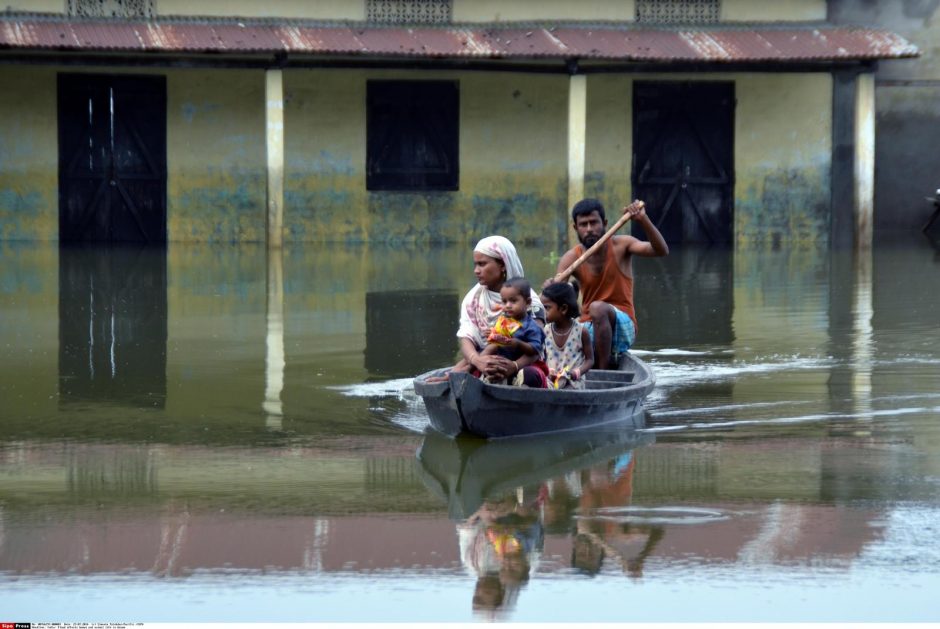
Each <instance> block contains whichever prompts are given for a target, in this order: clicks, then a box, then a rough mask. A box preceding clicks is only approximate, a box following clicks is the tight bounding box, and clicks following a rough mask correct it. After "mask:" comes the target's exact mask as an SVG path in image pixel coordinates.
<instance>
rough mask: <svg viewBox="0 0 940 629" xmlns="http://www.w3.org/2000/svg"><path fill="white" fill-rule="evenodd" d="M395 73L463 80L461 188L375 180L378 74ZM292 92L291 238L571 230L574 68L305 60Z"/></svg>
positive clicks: (288, 119)
mask: <svg viewBox="0 0 940 629" xmlns="http://www.w3.org/2000/svg"><path fill="white" fill-rule="evenodd" d="M393 78H394V79H402V78H407V79H414V78H421V79H447V80H454V79H457V80H459V81H460V149H459V151H460V157H459V159H460V182H459V187H460V189H459V191H457V192H432V193H389V192H369V191H367V190H366V187H365V163H366V154H365V151H366V129H365V122H366V110H365V102H366V81H367V80H368V79H393ZM284 91H285V101H286V102H285V153H286V155H285V162H286V166H285V171H286V172H285V181H286V183H285V195H284V197H285V200H284V205H285V213H284V214H285V216H284V224H285V230H286V234H285V239H286V240H288V241H314V242H327V241H339V242H349V243H355V242H376V243H379V242H383V243H402V242H447V241H474V240H476V239H478V238H480V237H482V236H486V235H488V234H491V233H500V234H503V235H505V236H507V237H509V238H512V239H515V240H517V241H522V240H530V241H533V242H548V243H552V244H554V243H557V242H558V241H559V239H560V238H561V235H562V233H563V232H562V230H563V227H562V226H560V224H559V222H558V220H557V219H558V217H560V216H562V215H563V213H564V208H565V205H566V200H565V195H566V188H567V183H566V181H567V180H566V177H567V166H566V156H567V153H566V150H567V149H566V142H567V140H566V137H567V136H566V131H565V122H564V121H565V120H566V108H567V79H566V77H559V76H540V75H521V74H510V73H506V74H485V75H484V74H480V73H445V72H441V73H422V74H420V75H416V74H414V73H406V72H380V71H375V72H368V71H331V70H319V71H299V70H295V71H291V72H288V73H286V75H285V88H284Z"/></svg>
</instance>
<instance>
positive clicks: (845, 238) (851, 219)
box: [829, 69, 875, 249]
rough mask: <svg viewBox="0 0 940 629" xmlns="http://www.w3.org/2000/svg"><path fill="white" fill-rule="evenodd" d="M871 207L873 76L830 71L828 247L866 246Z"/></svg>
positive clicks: (873, 156) (873, 178) (873, 125)
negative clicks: (830, 128) (830, 133)
mask: <svg viewBox="0 0 940 629" xmlns="http://www.w3.org/2000/svg"><path fill="white" fill-rule="evenodd" d="M874 205H875V79H874V74H872V73H871V72H859V70H857V69H853V70H841V71H838V72H833V75H832V203H831V218H830V223H829V229H830V234H829V237H830V243H831V244H832V245H833V247H836V248H842V247H856V248H860V249H867V248H869V247H871V243H872V222H873V218H874Z"/></svg>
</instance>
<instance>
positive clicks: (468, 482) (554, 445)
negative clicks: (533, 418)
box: [417, 429, 653, 519]
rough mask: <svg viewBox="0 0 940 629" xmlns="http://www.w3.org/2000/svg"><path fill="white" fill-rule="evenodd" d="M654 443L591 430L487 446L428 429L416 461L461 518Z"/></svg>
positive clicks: (626, 433)
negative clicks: (520, 490)
mask: <svg viewBox="0 0 940 629" xmlns="http://www.w3.org/2000/svg"><path fill="white" fill-rule="evenodd" d="M652 442H653V435H652V433H647V432H640V431H638V430H634V429H619V430H612V429H591V430H583V431H577V432H564V433H557V434H554V435H542V436H535V437H528V438H525V439H513V440H511V441H491V442H487V441H483V440H481V439H476V438H473V437H461V438H459V439H450V438H448V437H446V436H444V435H441V434H440V433H438V432H435V431H433V430H431V431H428V432H427V433H426V434H425V437H424V442H423V443H422V444H421V447H420V448H419V449H418V453H417V458H418V462H419V463H420V466H419V470H420V474H421V477H422V480H423V481H424V484H425V485H427V487H428V488H429V489H430V490H431V491H432V492H434V493H435V494H437V495H438V496H439V497H440V498H442V499H443V500H445V501H447V504H448V514H449V515H450V517H452V518H455V519H463V518H466V517H468V516H469V515H470V514H472V513H473V512H475V511H476V510H477V509H478V508H479V507H480V505H481V504H482V503H483V501H484V500H486V499H488V498H494V497H498V496H500V495H501V494H503V493H505V492H507V491H511V490H513V489H515V488H517V487H520V486H525V485H532V484H536V483H540V482H542V481H544V480H547V479H549V478H552V477H556V476H560V475H564V474H566V473H567V472H571V471H575V470H581V469H584V468H587V467H590V466H592V465H595V464H597V463H599V462H602V461H605V460H609V459H613V458H615V457H617V456H618V455H620V454H623V453H624V452H626V451H628V450H631V449H633V448H636V447H638V446H642V445H647V444H649V443H652Z"/></svg>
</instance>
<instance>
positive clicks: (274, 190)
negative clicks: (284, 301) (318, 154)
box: [264, 70, 284, 248]
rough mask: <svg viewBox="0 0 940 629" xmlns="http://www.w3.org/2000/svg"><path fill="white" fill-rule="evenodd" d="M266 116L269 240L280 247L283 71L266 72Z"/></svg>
mask: <svg viewBox="0 0 940 629" xmlns="http://www.w3.org/2000/svg"><path fill="white" fill-rule="evenodd" d="M264 96H265V106H264V116H265V121H266V123H267V125H266V131H265V140H266V148H267V170H268V194H267V201H268V204H267V205H268V208H267V211H268V216H267V219H268V220H267V225H268V231H267V241H268V247H269V248H280V246H281V244H282V243H283V240H284V236H283V230H284V71H283V70H267V71H265V73H264Z"/></svg>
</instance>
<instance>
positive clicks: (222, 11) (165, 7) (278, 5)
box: [156, 0, 366, 20]
mask: <svg viewBox="0 0 940 629" xmlns="http://www.w3.org/2000/svg"><path fill="white" fill-rule="evenodd" d="M156 9H157V13H158V14H159V15H206V16H213V17H232V16H238V17H284V18H300V19H320V20H364V19H365V17H366V3H365V0H356V1H352V2H350V1H349V0H278V1H277V2H254V1H253V0H201V1H197V2H188V1H187V0H156Z"/></svg>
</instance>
